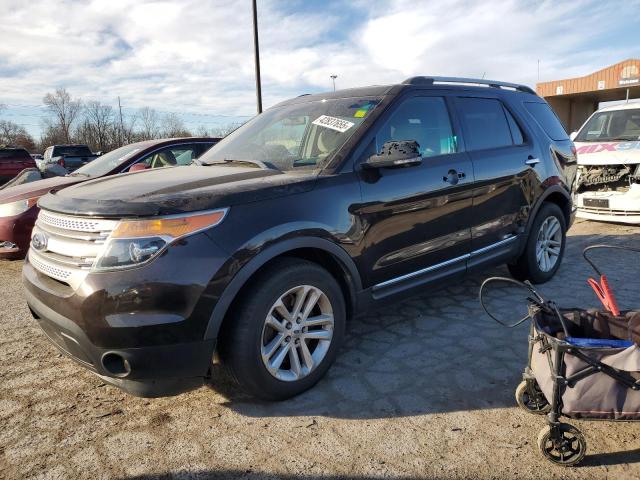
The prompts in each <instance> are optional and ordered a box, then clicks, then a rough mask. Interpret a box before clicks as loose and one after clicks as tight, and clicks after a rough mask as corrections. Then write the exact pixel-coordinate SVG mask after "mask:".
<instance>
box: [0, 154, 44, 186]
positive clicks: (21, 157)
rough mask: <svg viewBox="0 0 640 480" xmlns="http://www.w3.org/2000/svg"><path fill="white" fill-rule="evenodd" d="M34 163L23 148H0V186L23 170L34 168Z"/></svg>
mask: <svg viewBox="0 0 640 480" xmlns="http://www.w3.org/2000/svg"><path fill="white" fill-rule="evenodd" d="M35 166H36V162H35V161H34V160H33V158H31V155H29V152H27V151H26V150H25V149H24V148H15V147H0V185H4V184H5V183H7V182H8V181H10V180H11V179H12V178H14V177H15V176H16V175H18V174H19V173H20V172H21V171H22V170H24V169H25V168H34V167H35Z"/></svg>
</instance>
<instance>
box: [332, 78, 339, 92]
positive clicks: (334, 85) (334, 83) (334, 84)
mask: <svg viewBox="0 0 640 480" xmlns="http://www.w3.org/2000/svg"><path fill="white" fill-rule="evenodd" d="M336 78H338V75H336V74H333V75H331V80H333V91H334V92H335V91H336Z"/></svg>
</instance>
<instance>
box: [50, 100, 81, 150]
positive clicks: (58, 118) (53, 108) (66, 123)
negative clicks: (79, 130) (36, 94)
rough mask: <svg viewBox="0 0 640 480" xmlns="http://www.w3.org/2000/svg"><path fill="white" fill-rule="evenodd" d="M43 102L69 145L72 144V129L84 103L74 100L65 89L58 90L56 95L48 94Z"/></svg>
mask: <svg viewBox="0 0 640 480" xmlns="http://www.w3.org/2000/svg"><path fill="white" fill-rule="evenodd" d="M42 102H43V103H44V104H45V106H46V107H47V110H49V113H50V114H51V115H52V116H53V117H54V124H57V127H58V128H59V129H60V131H61V132H62V134H63V136H64V140H65V142H67V143H70V142H71V127H72V126H73V123H74V122H75V120H76V118H77V117H78V115H79V114H80V112H81V110H82V102H81V101H80V100H73V99H72V98H71V95H69V93H68V92H67V91H66V90H65V89H64V88H58V89H56V92H55V93H54V94H51V93H47V94H46V95H45V96H44V98H43V99H42Z"/></svg>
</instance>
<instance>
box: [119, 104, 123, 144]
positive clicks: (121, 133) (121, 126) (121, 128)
mask: <svg viewBox="0 0 640 480" xmlns="http://www.w3.org/2000/svg"><path fill="white" fill-rule="evenodd" d="M118 111H119V112H120V146H122V145H124V143H123V141H122V136H123V133H124V126H123V123H122V105H120V95H118Z"/></svg>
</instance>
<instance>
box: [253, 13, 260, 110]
mask: <svg viewBox="0 0 640 480" xmlns="http://www.w3.org/2000/svg"><path fill="white" fill-rule="evenodd" d="M252 5H253V53H254V55H255V59H256V101H257V104H258V113H262V85H261V83H260V46H259V44H258V9H257V8H256V0H253V1H252Z"/></svg>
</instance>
